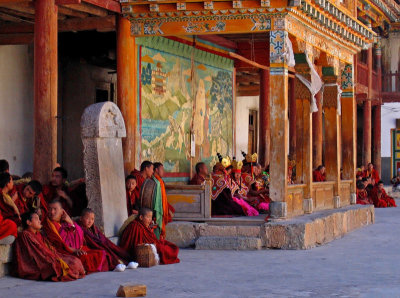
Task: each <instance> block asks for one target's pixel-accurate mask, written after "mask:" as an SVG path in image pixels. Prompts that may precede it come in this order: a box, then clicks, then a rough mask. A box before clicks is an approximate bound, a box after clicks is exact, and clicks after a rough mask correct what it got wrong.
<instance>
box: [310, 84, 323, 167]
mask: <svg viewBox="0 0 400 298" xmlns="http://www.w3.org/2000/svg"><path fill="white" fill-rule="evenodd" d="M316 100H317V107H318V111H317V112H315V113H312V140H313V146H312V150H313V167H314V168H317V167H318V166H319V165H322V146H323V144H322V92H318V93H317V95H316Z"/></svg>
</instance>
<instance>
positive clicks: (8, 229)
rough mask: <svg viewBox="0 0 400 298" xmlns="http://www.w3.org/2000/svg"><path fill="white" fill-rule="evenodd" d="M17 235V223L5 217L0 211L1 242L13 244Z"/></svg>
mask: <svg viewBox="0 0 400 298" xmlns="http://www.w3.org/2000/svg"><path fill="white" fill-rule="evenodd" d="M15 237H17V224H16V223H15V222H13V221H12V220H9V219H4V218H3V216H2V215H1V211H0V244H11V243H13V242H14V240H15Z"/></svg>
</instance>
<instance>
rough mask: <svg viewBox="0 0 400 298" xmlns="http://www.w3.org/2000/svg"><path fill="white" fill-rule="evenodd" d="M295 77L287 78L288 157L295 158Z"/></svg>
mask: <svg viewBox="0 0 400 298" xmlns="http://www.w3.org/2000/svg"><path fill="white" fill-rule="evenodd" d="M295 80H296V79H295V78H289V91H290V93H289V117H290V118H289V157H290V159H291V160H296V122H297V121H296V117H297V115H296V113H297V112H296V96H295V90H296V89H295Z"/></svg>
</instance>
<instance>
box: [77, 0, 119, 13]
mask: <svg viewBox="0 0 400 298" xmlns="http://www.w3.org/2000/svg"><path fill="white" fill-rule="evenodd" d="M83 1H84V2H86V3H90V4H92V5H95V6H99V7H102V8H104V9H107V10H110V11H113V12H116V13H121V4H120V3H119V2H118V1H114V0H83Z"/></svg>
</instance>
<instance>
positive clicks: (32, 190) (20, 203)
mask: <svg viewBox="0 0 400 298" xmlns="http://www.w3.org/2000/svg"><path fill="white" fill-rule="evenodd" d="M15 189H16V191H17V194H18V198H17V200H16V201H15V204H16V205H17V207H18V209H19V212H20V214H24V213H26V212H30V211H35V212H36V213H37V214H38V215H39V217H41V218H42V219H43V218H44V217H45V216H46V214H47V203H46V201H45V200H44V198H43V196H42V195H41V194H42V185H41V184H40V182H39V181H37V180H31V181H30V182H29V183H28V184H26V185H25V184H19V185H17V186H16V187H15Z"/></svg>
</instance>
